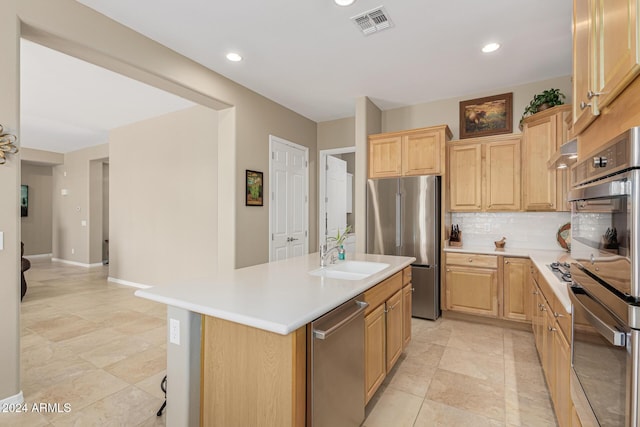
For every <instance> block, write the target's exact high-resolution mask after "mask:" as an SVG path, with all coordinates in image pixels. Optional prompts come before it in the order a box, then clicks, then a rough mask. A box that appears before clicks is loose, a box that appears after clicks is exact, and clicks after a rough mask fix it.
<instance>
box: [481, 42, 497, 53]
mask: <svg viewBox="0 0 640 427" xmlns="http://www.w3.org/2000/svg"><path fill="white" fill-rule="evenodd" d="M498 49H500V44H499V43H489V44H486V45H484V47H483V48H482V51H483V52H484V53H491V52H495V51H496V50H498Z"/></svg>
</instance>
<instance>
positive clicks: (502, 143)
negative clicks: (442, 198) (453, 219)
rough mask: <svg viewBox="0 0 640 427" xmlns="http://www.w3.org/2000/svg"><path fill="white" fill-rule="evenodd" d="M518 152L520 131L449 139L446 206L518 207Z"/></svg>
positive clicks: (473, 208)
mask: <svg viewBox="0 0 640 427" xmlns="http://www.w3.org/2000/svg"><path fill="white" fill-rule="evenodd" d="M520 154H521V153H520V136H519V135H501V136H492V137H484V138H472V139H465V140H461V141H453V142H451V143H449V149H448V159H449V166H448V173H449V175H448V185H449V192H448V194H449V209H450V210H451V211H454V212H455V211H457V212H461V211H466V212H470V211H471V212H473V211H518V210H520V207H521V203H520V176H521V171H520V157H521V155H520Z"/></svg>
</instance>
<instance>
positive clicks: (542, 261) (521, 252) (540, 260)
mask: <svg viewBox="0 0 640 427" xmlns="http://www.w3.org/2000/svg"><path fill="white" fill-rule="evenodd" d="M507 244H508V243H507ZM444 251H445V252H462V253H474V254H487V255H502V256H513V257H527V258H530V259H531V261H532V262H533V263H534V264H535V266H536V267H537V268H538V270H539V271H540V274H542V276H543V277H544V278H545V280H546V281H547V283H549V286H550V287H551V290H553V292H554V293H555V294H556V296H557V297H558V301H560V303H561V304H562V305H563V306H564V309H565V310H567V313H571V300H570V299H569V289H568V288H567V283H566V282H563V281H562V280H560V279H558V278H557V277H556V276H555V275H554V274H553V273H552V272H551V270H549V268H547V264H551V263H552V262H554V261H561V262H564V260H565V259H567V260H568V259H570V255H569V253H568V252H566V251H562V250H543V249H522V248H519V249H518V248H516V249H512V248H508V247H505V248H504V249H495V248H486V247H472V246H469V247H466V246H465V247H450V246H447V247H445V248H444Z"/></svg>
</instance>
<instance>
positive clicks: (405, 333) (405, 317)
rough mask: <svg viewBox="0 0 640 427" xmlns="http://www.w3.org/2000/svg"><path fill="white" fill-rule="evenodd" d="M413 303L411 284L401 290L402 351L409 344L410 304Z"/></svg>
mask: <svg viewBox="0 0 640 427" xmlns="http://www.w3.org/2000/svg"><path fill="white" fill-rule="evenodd" d="M412 301H413V286H412V285H411V283H409V284H408V285H406V286H405V287H404V288H402V349H403V350H404V349H405V348H407V345H409V342H411V304H412Z"/></svg>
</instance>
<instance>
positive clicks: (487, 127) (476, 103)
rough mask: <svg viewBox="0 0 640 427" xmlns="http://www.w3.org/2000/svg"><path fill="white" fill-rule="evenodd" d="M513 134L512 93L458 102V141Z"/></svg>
mask: <svg viewBox="0 0 640 427" xmlns="http://www.w3.org/2000/svg"><path fill="white" fill-rule="evenodd" d="M511 132H513V93H512V92H510V93H503V94H500V95H494V96H486V97H484V98H476V99H469V100H468V101H461V102H460V139H463V138H475V137H478V136H488V135H499V134H502V133H511Z"/></svg>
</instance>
